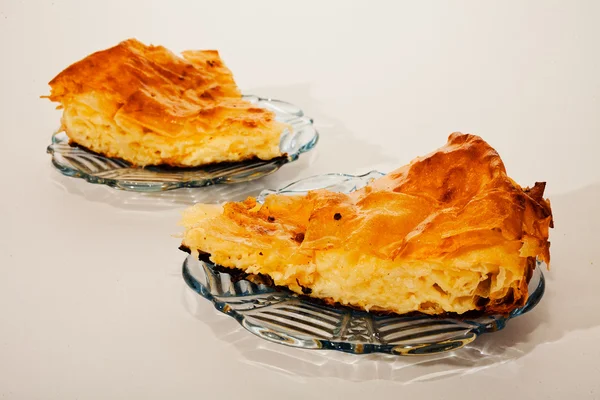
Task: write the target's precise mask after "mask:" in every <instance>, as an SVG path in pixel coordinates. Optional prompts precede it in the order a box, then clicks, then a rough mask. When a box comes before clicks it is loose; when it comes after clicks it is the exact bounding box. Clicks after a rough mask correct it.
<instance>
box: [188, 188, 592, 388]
mask: <svg viewBox="0 0 600 400" xmlns="http://www.w3.org/2000/svg"><path fill="white" fill-rule="evenodd" d="M551 200H552V206H553V211H554V216H555V221H556V229H555V230H554V231H552V236H551V239H552V257H553V259H552V269H551V270H550V271H549V272H548V271H547V272H546V274H545V275H546V278H547V287H546V294H545V296H544V298H543V299H542V301H541V302H540V304H539V305H538V306H537V307H536V308H535V309H534V310H533V311H531V312H530V313H528V314H526V315H523V316H520V317H518V318H516V319H514V320H511V321H509V322H508V324H507V327H506V328H505V329H504V330H502V331H500V332H496V333H490V334H485V335H483V336H481V337H479V338H478V339H477V340H475V342H473V343H471V344H469V345H467V346H466V347H464V348H462V349H459V350H456V351H453V352H449V353H445V354H438V355H432V356H413V357H400V356H392V355H383V354H369V355H353V354H345V353H340V352H336V351H330V350H304V349H296V348H291V347H286V346H283V345H278V344H275V343H270V342H267V341H264V340H262V339H260V338H258V337H256V336H254V335H252V334H251V333H250V332H248V331H246V330H244V329H243V328H242V327H241V326H240V325H238V323H237V322H235V320H233V319H232V318H230V317H228V316H225V315H223V314H221V313H219V312H218V311H216V310H214V308H213V306H212V303H210V302H209V301H207V300H205V299H204V298H202V297H200V296H198V295H197V294H196V293H195V292H193V291H192V290H191V289H188V288H187V287H185V288H184V294H183V299H184V304H185V307H186V308H187V310H188V311H189V312H190V313H192V314H193V315H194V316H195V317H196V318H197V319H199V320H200V321H202V322H203V323H205V324H207V325H208V326H209V327H210V328H211V329H212V331H213V333H214V334H215V337H218V338H219V339H220V340H222V341H225V342H227V343H230V344H231V345H232V346H234V347H235V348H236V349H237V350H238V351H239V353H240V356H241V357H243V360H244V362H246V363H247V364H249V365H251V366H254V367H258V368H265V369H268V370H271V371H274V372H278V373H280V374H282V375H285V376H288V377H289V378H290V379H295V380H304V379H305V378H310V377H315V378H316V377H320V378H339V379H344V380H350V381H367V380H375V379H381V380H393V381H397V382H400V383H404V384H410V383H416V382H424V381H431V380H438V379H445V378H448V377H452V376H457V375H459V376H460V375H469V374H478V373H486V372H487V371H491V370H492V369H493V368H494V367H496V366H498V365H501V364H505V363H508V362H511V361H513V360H516V359H519V358H521V357H524V356H526V355H527V354H528V353H529V352H531V351H532V350H534V349H535V348H536V347H537V346H544V345H547V344H548V343H552V342H555V341H558V340H560V339H561V338H562V337H563V336H565V335H566V334H567V333H570V332H573V331H577V330H585V329H589V328H592V327H596V326H599V325H600V313H598V312H596V311H597V310H598V309H599V308H600V297H599V296H597V284H598V282H600V269H599V268H600V251H599V249H600V246H598V244H599V243H600V241H599V240H598V239H599V237H598V236H599V235H598V233H597V232H598V228H597V227H598V226H600V208H599V207H598V204H600V184H595V185H592V186H588V187H586V188H584V189H581V190H578V191H575V192H572V193H569V194H565V195H557V196H554V197H553V198H552V199H551ZM184 258H185V257H184V256H182V260H183V259H184Z"/></svg>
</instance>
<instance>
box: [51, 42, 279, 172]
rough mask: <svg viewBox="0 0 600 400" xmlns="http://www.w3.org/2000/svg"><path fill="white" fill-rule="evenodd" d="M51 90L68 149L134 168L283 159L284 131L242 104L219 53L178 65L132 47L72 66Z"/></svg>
mask: <svg viewBox="0 0 600 400" xmlns="http://www.w3.org/2000/svg"><path fill="white" fill-rule="evenodd" d="M50 86H51V89H52V90H51V94H50V96H48V98H49V99H50V100H52V101H55V102H59V103H60V106H59V108H63V109H64V112H63V116H62V127H61V130H64V131H65V132H66V134H67V135H68V136H69V138H70V140H71V141H72V142H74V143H77V144H78V145H81V146H83V147H86V148H88V149H90V150H92V151H94V152H97V153H100V154H103V155H106V156H108V157H117V158H121V159H124V160H126V161H129V162H130V163H132V164H134V165H136V166H146V165H161V164H165V165H171V166H178V167H190V166H199V165H204V164H210V163H216V162H233V161H241V160H245V159H251V158H260V159H263V160H269V159H272V158H275V157H278V156H281V155H282V154H281V152H280V149H279V141H280V137H281V134H282V132H283V131H284V129H286V128H287V125H285V124H283V123H280V122H277V121H276V120H275V115H274V114H273V113H272V112H271V111H268V110H265V109H262V108H260V107H257V106H255V105H253V104H251V103H250V102H248V101H245V100H243V99H242V96H241V93H240V91H239V89H238V88H237V86H236V84H235V81H234V80H233V76H232V74H231V71H230V70H229V69H228V68H227V67H226V66H225V64H224V63H223V61H222V60H221V58H220V57H219V54H218V52H216V51H185V52H183V53H182V57H179V56H177V55H175V54H173V53H171V52H170V51H169V50H167V49H165V48H164V47H161V46H146V45H144V44H143V43H140V42H139V41H137V40H135V39H130V40H126V41H124V42H121V43H119V44H118V45H117V46H115V47H112V48H110V49H107V50H104V51H99V52H96V53H94V54H91V55H89V56H88V57H86V58H84V59H83V60H81V61H79V62H76V63H75V64H73V65H71V66H69V67H68V68H67V69H65V70H64V71H62V72H61V73H60V74H59V75H58V76H56V77H55V78H54V79H53V80H52V81H51V82H50Z"/></svg>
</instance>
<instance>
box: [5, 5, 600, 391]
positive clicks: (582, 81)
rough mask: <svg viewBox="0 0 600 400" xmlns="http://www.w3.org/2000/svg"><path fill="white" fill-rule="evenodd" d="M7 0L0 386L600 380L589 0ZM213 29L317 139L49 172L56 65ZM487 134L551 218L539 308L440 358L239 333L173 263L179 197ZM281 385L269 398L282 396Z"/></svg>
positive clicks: (598, 187)
mask: <svg viewBox="0 0 600 400" xmlns="http://www.w3.org/2000/svg"><path fill="white" fill-rule="evenodd" d="M324 3H325V2H320V1H319V2H317V1H295V2H280V1H270V2H263V1H261V2H258V4H256V2H241V1H240V2H231V1H228V2H216V1H212V2H208V3H207V2H201V1H191V0H190V1H188V2H179V3H178V2H142V1H136V2H133V1H107V0H104V1H94V2H83V1H71V2H66V1H58V0H55V1H39V2H33V1H32V2H28V3H24V2H17V1H3V2H1V3H0V42H1V43H2V48H1V50H2V53H1V54H2V62H1V64H0V68H1V72H2V73H1V74H0V80H1V81H0V82H1V84H0V85H1V86H0V87H1V91H0V100H1V102H0V110H1V111H0V113H1V119H0V134H1V142H0V143H1V145H2V148H3V152H2V158H1V159H0V165H1V168H0V178H1V182H2V186H1V187H2V189H1V194H2V195H1V196H0V210H1V211H0V212H1V220H0V221H1V227H2V229H1V230H0V398H1V399H76V398H79V399H138V398H139V399H153V398H157V399H158V398H173V399H188V398H189V399H198V398H206V399H210V398H232V397H233V396H234V395H238V394H239V393H240V392H242V391H243V392H244V393H245V396H246V398H249V399H251V398H264V397H265V396H267V398H270V397H273V398H286V399H296V398H298V399H307V398H309V399H310V398H346V399H353V398H369V399H376V398H385V397H390V398H391V397H393V398H413V397H411V396H415V395H418V396H419V398H428V399H433V398H451V399H452V398H469V397H479V396H481V395H482V393H484V392H485V393H487V395H486V396H489V398H552V399H564V398H570V399H579V398H600V380H599V379H598V377H599V376H600V360H599V357H600V346H599V341H600V289H599V288H600V286H599V285H600V271H599V268H600V251H599V248H600V237H599V234H598V232H599V229H598V226H600V210H599V209H600V156H599V154H600V112H599V109H600V73H599V71H600V52H599V51H598V49H599V48H600V24H598V20H599V19H600V2H598V1H571V2H569V1H563V2H556V1H531V2H506V1H498V2H479V1H473V2H458V1H455V2H411V3H402V2H391V1H390V2H378V3H377V5H375V2H369V3H373V4H371V5H368V4H367V2H364V3H353V2H346V1H343V2H327V4H324ZM131 36H135V37H138V38H139V39H141V40H143V41H146V42H153V43H156V44H163V45H165V46H167V47H169V48H172V49H173V50H183V49H188V48H192V49H196V48H217V49H219V50H220V51H221V53H222V56H223V57H224V58H225V60H226V62H227V63H228V64H229V66H230V67H231V69H232V70H233V71H234V73H235V75H236V78H237V80H238V82H239V84H240V86H241V87H242V88H243V89H244V91H245V92H246V93H255V94H260V95H266V96H271V97H275V98H281V99H284V100H287V101H290V102H293V103H295V104H298V105H299V106H301V107H303V108H304V109H305V110H306V112H307V113H308V114H309V115H311V116H313V117H314V118H315V120H316V123H317V125H318V127H319V129H320V131H321V134H322V140H321V142H320V144H319V146H318V147H317V150H316V151H315V152H313V153H311V154H310V155H305V156H304V157H302V159H301V161H300V162H298V163H294V164H292V165H287V166H285V167H284V168H283V169H282V170H281V171H279V172H278V173H276V174H275V175H272V176H270V177H269V178H267V179H265V180H263V181H260V182H258V183H254V184H250V185H246V186H239V187H235V188H233V187H232V188H221V189H209V190H204V191H203V190H198V191H192V192H189V191H183V192H179V193H177V194H176V195H175V194H173V193H171V194H169V195H168V196H167V200H165V198H157V197H151V196H150V197H148V196H146V197H144V196H139V195H135V194H130V193H122V192H117V191H114V190H109V189H107V188H104V187H99V186H95V185H90V184H87V183H85V182H83V181H81V180H75V179H68V178H65V177H62V176H61V175H59V174H58V173H56V172H55V171H53V170H52V168H51V166H50V158H49V156H47V155H46V154H45V152H44V151H45V147H46V145H47V144H48V142H49V138H50V134H51V132H52V130H53V129H55V128H56V126H57V124H58V119H59V112H57V111H54V110H53V105H51V104H50V103H49V102H48V101H47V100H41V99H39V98H38V96H39V95H43V94H46V93H47V91H48V87H47V85H46V83H47V82H48V81H49V80H50V79H51V78H52V77H53V76H54V75H55V74H57V73H58V72H59V71H60V70H61V69H63V68H64V67H66V66H67V65H68V64H70V63H72V62H74V61H75V60H77V59H79V58H81V57H83V56H85V55H86V54H88V53H90V52H92V51H95V50H98V49H103V48H106V47H109V46H111V45H113V44H115V43H117V42H118V41H120V40H122V39H125V38H127V37H131ZM457 130H460V131H466V132H473V133H477V134H480V135H482V136H483V137H484V138H485V139H487V140H488V141H489V142H490V143H491V144H492V145H493V146H495V148H496V149H497V150H498V151H499V152H500V154H501V155H502V157H503V159H504V161H505V163H506V164H507V167H508V170H509V173H510V174H511V175H512V176H513V177H514V178H515V179H516V180H517V181H518V182H520V183H521V184H523V185H527V184H532V183H533V182H534V181H535V180H545V181H547V182H548V195H549V196H550V197H551V200H552V204H553V208H554V212H555V218H556V229H555V230H554V231H553V232H552V257H553V264H552V270H551V271H550V272H549V273H548V274H547V277H548V291H547V294H546V296H545V298H544V299H543V301H542V303H541V304H540V305H539V306H538V308H536V309H535V310H534V311H533V312H532V313H531V314H528V315H526V316H524V317H521V318H519V319H517V320H514V321H512V323H510V324H509V326H508V327H507V328H506V330H504V331H502V332H499V333H497V334H493V335H489V336H487V337H483V338H481V339H480V340H478V341H477V342H476V344H475V345H474V346H472V347H471V348H469V349H465V350H461V351H457V352H456V353H453V354H451V355H448V356H444V357H437V358H402V359H400V358H393V357H374V356H365V357H357V356H351V355H344V354H337V353H332V352H309V351H301V350H296V349H290V348H285V347H281V346H277V345H272V344H269V343H266V342H264V341H261V340H259V339H258V338H255V337H253V336H252V335H250V334H249V333H247V332H245V331H240V330H239V328H238V327H237V325H236V323H235V322H234V321H233V320H231V319H229V318H227V317H225V316H222V315H219V314H217V313H216V311H214V310H213V309H212V307H211V305H210V304H209V303H208V302H206V301H198V299H197V298H196V297H195V296H194V295H193V294H192V293H191V291H190V290H188V289H187V288H186V287H185V285H184V283H183V281H182V279H181V277H180V263H181V262H182V260H183V258H184V255H183V254H182V253H180V252H179V251H178V250H177V245H178V239H176V238H172V237H170V236H169V235H170V234H172V233H177V232H178V231H179V228H178V227H177V226H176V223H177V220H178V213H179V212H180V210H181V208H182V207H184V206H185V204H186V203H189V202H190V201H193V200H204V201H216V200H222V199H224V198H237V197H240V196H244V195H246V194H249V193H255V192H256V191H257V190H259V189H260V188H262V187H278V186H281V185H282V184H284V183H286V182H288V181H290V180H294V179H297V178H301V177H306V176H310V175H314V174H318V173H324V172H333V171H344V172H365V171H368V170H370V169H372V168H380V169H384V170H386V169H390V168H393V167H396V166H399V165H402V164H404V163H406V162H408V161H410V159H411V158H412V157H414V156H417V155H420V154H423V153H425V152H429V151H430V150H433V149H434V148H436V147H438V146H440V145H442V144H443V143H444V142H445V140H446V137H447V135H448V134H449V133H450V132H452V131H457ZM276 396H279V397H276Z"/></svg>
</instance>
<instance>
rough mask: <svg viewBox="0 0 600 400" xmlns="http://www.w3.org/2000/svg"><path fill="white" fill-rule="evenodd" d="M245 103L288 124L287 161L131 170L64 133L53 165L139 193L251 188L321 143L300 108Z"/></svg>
mask: <svg viewBox="0 0 600 400" xmlns="http://www.w3.org/2000/svg"><path fill="white" fill-rule="evenodd" d="M244 99H245V100H247V101H250V102H251V103H253V104H256V105H257V106H259V107H263V108H266V109H268V110H271V111H273V112H274V113H275V117H276V119H277V120H278V121H281V122H285V123H287V124H290V125H291V127H292V131H291V132H290V131H288V130H285V131H284V132H283V134H282V136H281V141H280V143H279V147H280V149H281V152H282V153H287V156H284V157H278V158H276V159H273V160H268V161H263V160H250V161H244V162H238V163H220V164H214V165H209V166H204V167H198V168H173V167H145V168H139V167H132V166H131V165H130V164H129V163H128V162H126V161H123V160H120V159H114V158H108V157H104V156H101V155H99V154H96V153H93V152H91V151H89V150H87V149H84V148H81V147H77V146H71V145H69V138H68V137H67V135H66V134H65V133H64V132H59V133H55V134H54V135H53V136H52V144H50V146H48V149H47V151H48V153H49V154H51V155H52V164H53V165H54V166H55V167H56V168H57V169H58V170H59V171H60V172H62V173H63V174H64V175H67V176H71V177H76V178H83V179H85V180H86V181H88V182H91V183H99V184H104V185H108V186H111V187H114V188H117V189H124V190H131V191H136V192H158V191H164V190H171V189H177V188H183V187H203V186H208V185H214V184H219V183H238V182H247V181H250V180H254V179H257V178H261V177H263V176H266V175H269V174H271V173H273V172H275V171H277V170H278V169H279V168H281V166H282V165H283V164H287V163H289V162H292V161H295V160H297V159H298V157H299V156H300V154H302V153H304V152H307V151H309V150H311V149H312V148H313V147H314V146H315V145H316V144H317V141H318V139H319V134H318V132H317V131H316V129H315V128H314V126H313V121H312V119H311V118H309V117H307V116H305V115H304V113H303V112H302V110H301V109H299V108H298V107H296V106H294V105H292V104H289V103H286V102H283V101H279V100H272V99H263V98H260V97H257V96H244Z"/></svg>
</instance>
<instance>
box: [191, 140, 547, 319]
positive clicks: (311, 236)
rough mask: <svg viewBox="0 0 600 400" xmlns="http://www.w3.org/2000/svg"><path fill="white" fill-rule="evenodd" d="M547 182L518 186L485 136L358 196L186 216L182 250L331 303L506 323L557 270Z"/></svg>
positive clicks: (455, 144) (451, 145) (453, 144)
mask: <svg viewBox="0 0 600 400" xmlns="http://www.w3.org/2000/svg"><path fill="white" fill-rule="evenodd" d="M544 187H545V184H543V183H536V184H535V185H534V186H533V187H532V188H526V189H523V188H521V187H520V186H519V185H518V184H517V183H516V182H514V181H513V180H512V179H511V178H509V177H508V176H507V174H506V170H505V167H504V164H503V163H502V160H501V159H500V157H499V155H498V154H497V153H496V151H495V150H494V149H493V148H492V147H491V146H489V145H488V144H487V143H486V142H485V141H483V140H482V139H481V138H480V137H478V136H474V135H465V134H460V133H455V134H452V135H451V136H450V138H449V140H448V143H447V144H446V145H445V146H444V147H442V148H440V149H438V150H437V151H435V152H433V153H431V154H429V155H427V156H424V157H421V158H417V159H415V160H414V161H412V162H411V163H410V164H409V165H407V166H404V167H402V168H400V169H397V170H395V171H393V172H391V173H389V174H387V175H385V176H383V177H382V178H380V179H377V180H375V181H373V182H371V183H370V184H369V185H368V186H366V187H364V188H362V189H359V190H357V191H355V192H352V193H350V194H343V193H334V192H330V191H327V190H315V191H311V192H309V193H308V194H307V195H305V196H285V195H270V196H268V197H267V198H266V200H265V202H264V204H258V203H257V202H256V200H255V199H254V198H249V199H247V200H246V201H243V202H232V203H227V204H225V205H224V206H214V205H202V204H198V205H195V206H194V207H192V208H190V209H188V210H187V211H186V212H185V215H184V219H183V224H184V225H185V228H186V230H185V234H184V239H183V243H182V245H183V246H184V247H186V248H188V249H191V250H192V251H197V252H200V253H205V254H207V255H209V257H210V260H211V261H212V262H214V263H215V264H218V265H221V266H223V267H226V268H236V269H239V270H242V271H244V272H246V273H250V274H259V273H260V274H264V275H268V276H269V277H270V278H271V279H272V280H273V282H274V284H275V285H278V286H286V287H287V288H289V289H290V290H292V291H294V292H296V293H299V294H302V293H305V294H309V295H310V296H312V297H314V298H318V299H321V300H324V301H326V302H329V303H339V304H342V305H349V306H352V307H356V308H360V309H364V310H367V311H370V310H377V311H386V312H394V313H398V314H404V313H409V312H422V313H426V314H444V313H458V314H462V313H465V312H467V311H473V310H478V311H482V312H485V313H508V312H510V311H511V310H513V309H515V308H517V307H519V306H522V305H523V304H524V303H525V301H526V300H527V296H528V290H527V283H528V281H529V278H530V277H531V274H532V271H533V268H535V266H536V258H537V259H540V260H543V261H545V262H547V263H549V261H550V253H549V246H550V243H549V242H548V235H549V228H550V227H552V223H553V222H552V213H551V209H550V204H549V202H548V201H547V200H545V199H544V198H543V192H544Z"/></svg>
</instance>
